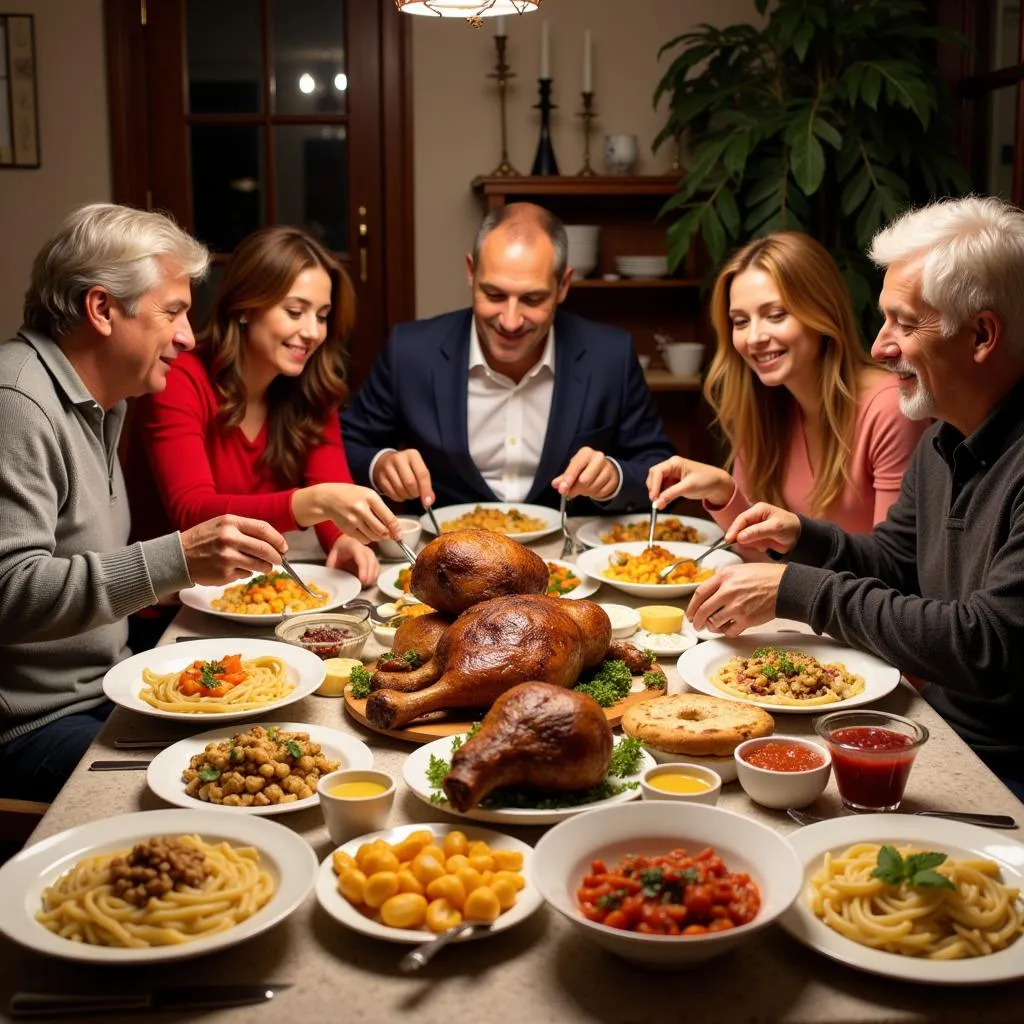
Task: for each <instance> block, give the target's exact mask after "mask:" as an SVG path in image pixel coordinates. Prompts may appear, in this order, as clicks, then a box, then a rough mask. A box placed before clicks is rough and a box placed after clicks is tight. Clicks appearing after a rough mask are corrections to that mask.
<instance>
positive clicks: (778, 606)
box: [689, 196, 1024, 797]
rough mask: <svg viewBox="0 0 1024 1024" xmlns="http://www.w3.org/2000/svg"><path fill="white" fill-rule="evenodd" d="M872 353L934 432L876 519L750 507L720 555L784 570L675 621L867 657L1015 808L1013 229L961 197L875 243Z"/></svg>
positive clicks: (1020, 643) (1018, 451)
mask: <svg viewBox="0 0 1024 1024" xmlns="http://www.w3.org/2000/svg"><path fill="white" fill-rule="evenodd" d="M871 257H872V259H873V260H874V261H875V262H876V263H877V264H878V265H879V266H881V267H884V268H886V271H885V282H884V285H883V287H882V294H881V299H880V303H879V305H880V307H881V310H882V313H883V314H884V316H885V323H884V324H883V326H882V329H881V331H880V332H879V334H878V337H877V339H876V340H875V343H874V346H873V348H872V354H873V355H874V356H875V358H876V359H878V360H880V361H881V362H882V363H883V364H884V365H885V366H886V367H887V368H888V369H890V370H891V371H892V372H893V373H895V374H896V375H897V376H898V378H899V381H900V395H901V406H902V408H903V411H904V413H905V414H906V415H907V416H909V417H911V418H914V419H924V418H927V417H935V418H936V419H937V420H938V421H939V422H938V423H936V424H935V425H934V426H932V427H931V428H930V429H929V431H928V432H927V433H926V434H925V435H924V437H923V439H922V441H921V443H920V444H919V445H918V448H917V451H916V452H915V454H914V457H913V460H912V462H911V464H910V466H909V468H908V469H907V472H906V474H905V476H904V479H903V487H902V491H901V493H900V497H899V499H898V500H897V502H896V503H895V504H894V505H893V506H892V507H891V508H890V510H889V516H888V519H887V520H886V521H885V522H883V523H880V524H879V525H878V526H876V527H875V529H874V531H873V532H872V533H871V534H868V535H866V536H852V535H850V534H846V533H844V532H843V531H842V530H840V529H838V528H837V527H835V526H833V525H831V524H829V523H823V522H817V521H813V520H809V519H805V518H803V517H800V516H796V515H793V514H792V513H791V512H787V511H785V510H783V509H780V508H776V507H774V506H771V505H767V504H760V505H755V506H753V507H752V508H750V509H748V510H747V511H746V512H744V513H743V514H742V515H740V516H738V517H737V519H736V521H735V522H734V523H733V524H732V525H731V526H730V528H729V531H728V536H729V538H730V539H731V540H732V539H735V540H738V541H739V542H741V543H743V544H746V545H751V546H754V547H757V548H760V549H761V550H765V551H769V552H775V553H777V554H780V555H784V556H786V558H787V560H788V564H787V565H777V564H764V565H757V566H755V565H747V566H736V567H733V568H731V569H727V570H725V571H722V572H719V573H718V574H717V576H716V577H715V578H713V579H712V580H709V581H708V582H706V583H704V584H703V585H702V586H701V587H700V588H699V589H698V590H697V592H696V593H695V594H694V597H693V600H692V602H691V604H690V609H689V612H690V617H691V620H692V622H693V624H694V626H696V627H697V628H698V629H700V628H703V627H705V626H710V628H712V629H715V630H717V631H719V632H722V633H725V634H726V635H729V636H734V635H736V634H737V633H739V632H741V631H742V630H743V629H745V628H747V627H748V626H753V625H757V624H758V623H761V622H764V621H766V620H767V619H769V618H771V617H773V616H775V615H781V616H786V617H790V618H795V619H799V620H801V621H804V622H807V623H809V624H810V625H811V626H813V627H814V629H815V630H816V631H818V632H820V633H825V632H828V633H830V634H832V635H833V636H836V637H838V638H840V639H841V640H843V641H845V642H846V643H848V644H850V645H851V646H854V647H858V648H860V649H862V650H866V651H871V652H873V653H874V654H877V655H878V656H879V657H881V658H884V659H885V660H886V661H888V662H890V663H892V664H894V665H897V666H898V667H899V668H900V669H901V670H902V671H903V672H905V673H907V674H908V675H910V676H912V677H916V678H917V679H920V680H924V681H925V682H924V683H923V686H922V692H923V694H924V696H925V698H926V699H927V700H928V701H929V703H931V704H932V705H933V706H934V707H935V708H936V710H938V711H939V712H940V713H941V714H942V715H943V716H944V717H945V718H946V719H947V720H948V721H949V723H950V724H951V725H952V726H953V728H954V729H955V730H956V731H957V732H958V733H959V734H960V736H961V737H962V738H963V739H964V740H965V741H966V742H967V743H968V744H969V745H970V746H971V747H972V748H973V749H974V751H975V752H976V753H977V754H978V756H979V757H981V759H982V760H983V761H985V762H986V764H988V765H989V767H990V768H992V770H993V771H995V772H996V774H997V775H999V776H1001V777H1002V779H1003V780H1004V782H1006V783H1007V785H1008V786H1009V787H1010V788H1011V789H1012V790H1013V791H1014V792H1015V793H1016V794H1017V796H1018V797H1022V796H1024V685H1022V683H1024V678H1022V671H1024V669H1022V666H1024V212H1021V211H1020V210H1018V209H1017V208H1016V207H1013V206H1010V205H1008V204H1006V203H1004V202H1002V201H1000V200H998V199H993V198H979V197H974V196H972V197H967V198H964V199H955V200H947V201H943V202H938V203H933V204H932V205H930V206H926V207H923V208H921V209H918V210H913V211H911V212H909V213H906V214H904V215H903V216H902V217H901V218H900V219H899V220H897V221H896V222H895V223H893V224H892V225H890V226H889V227H887V228H886V229H885V230H883V231H882V232H880V233H879V234H878V236H877V237H876V238H875V240H874V243H873V245H872V248H871Z"/></svg>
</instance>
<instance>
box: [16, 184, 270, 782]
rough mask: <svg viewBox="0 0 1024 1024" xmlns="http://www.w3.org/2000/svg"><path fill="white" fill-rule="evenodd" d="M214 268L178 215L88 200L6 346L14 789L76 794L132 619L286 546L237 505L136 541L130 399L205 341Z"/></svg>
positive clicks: (39, 271) (64, 229) (69, 224)
mask: <svg viewBox="0 0 1024 1024" xmlns="http://www.w3.org/2000/svg"><path fill="white" fill-rule="evenodd" d="M208 263H209V254H208V253H207V251H206V249H205V248H204V247H203V246H202V245H200V244H199V243H198V242H196V241H195V240H194V239H193V238H191V237H190V236H189V235H187V234H186V233H185V232H184V231H182V230H181V229H180V228H178V227H177V226H176V225H175V224H174V223H173V222H172V221H171V220H169V219H168V218H167V217H164V216H162V215H161V214H157V213H145V212H141V211H138V210H132V209H128V208H127V207H121V206H114V205H111V204H95V205H90V206H86V207H83V208H82V209H80V210H77V211H76V212H75V213H73V214H71V216H69V217H68V218H67V220H66V221H65V222H64V224H63V225H62V226H61V228H60V229H59V231H58V232H57V234H56V235H55V236H54V237H53V238H52V239H51V240H50V241H49V242H48V243H47V244H46V245H45V246H44V247H43V249H42V250H41V251H40V253H39V254H38V256H37V257H36V260H35V263H34V265H33V269H32V281H31V285H30V286H29V290H28V293H27V295H26V297H25V310H24V318H25V325H24V326H23V327H22V329H21V330H20V331H19V332H18V334H17V335H16V336H15V337H14V338H12V339H11V340H10V341H8V342H6V343H5V344H3V345H0V524H2V528H0V658H2V661H3V666H4V671H3V674H2V676H0V795H3V796H14V797H22V798H25V799H33V800H49V799H51V798H52V797H53V796H54V795H55V794H56V792H57V791H58V790H59V788H60V786H61V785H62V784H63V782H64V780H65V779H66V778H67V776H68V774H70V772H71V770H72V769H73V768H74V766H75V765H76V764H77V762H78V760H79V759H80V758H81V756H82V754H83V753H84V751H85V749H86V747H87V746H88V745H89V743H90V741H91V740H92V738H93V736H95V734H96V732H97V731H98V730H99V728H100V726H101V725H102V722H103V720H104V718H105V717H106V715H107V713H108V712H109V710H110V705H109V703H107V702H106V701H105V699H104V696H103V688H102V681H103V676H104V674H105V673H106V671H107V670H108V669H109V668H110V667H111V666H112V665H114V664H116V663H117V662H118V661H120V660H121V659H122V658H124V657H126V656H127V655H128V654H129V653H130V652H129V651H128V650H127V648H126V647H125V640H126V638H127V633H128V627H127V622H126V617H127V616H128V615H129V614H131V613H132V612H135V611H138V610H139V609H140V608H144V607H146V606H147V605H150V604H152V603H153V602H154V601H156V600H158V599H159V598H160V597H162V596H165V595H168V594H171V593H173V592H175V591H177V590H181V589H182V588H184V587H189V586H192V584H194V583H206V584H216V583H226V582H228V581H230V580H234V579H238V578H240V577H244V576H246V575H248V574H249V573H250V572H251V571H253V570H259V571H267V570H269V569H270V568H272V566H273V565H274V564H275V563H277V562H278V561H279V559H280V554H281V553H282V552H283V551H284V550H285V548H286V545H285V542H284V539H283V538H282V537H281V535H280V534H279V533H278V532H277V531H276V530H274V529H273V528H271V527H270V526H268V525H267V524H266V523H262V522H259V521H257V520H251V519H242V518H240V517H237V516H223V517H221V518H219V519H216V520H212V521H210V522H206V523H202V524H200V525H199V526H196V527H194V528H193V529H191V530H186V531H185V532H184V533H174V534H169V535H167V536H163V537H158V538H156V539H154V540H150V541H145V542H143V543H140V544H131V545H130V544H128V527H129V519H128V499H127V497H126V495H125V486H124V479H123V477H122V475H121V468H120V465H119V463H118V459H117V443H118V438H119V437H120V433H121V426H122V424H123V422H124V415H125V399H127V398H129V397H131V396H133V395H139V394H143V393H144V392H147V391H152V392H155V391H161V390H163V388H164V386H165V383H166V380H167V374H168V372H169V370H170V367H171V363H172V362H173V361H174V359H175V358H176V356H177V355H178V353H179V352H182V351H186V350H188V349H191V348H192V347H193V346H194V345H195V339H194V338H193V336H192V330H191V328H190V326H189V322H188V319H187V317H186V314H187V312H188V309H189V305H190V303H191V282H192V281H193V280H195V279H198V278H201V277H202V276H203V275H204V274H205V273H206V269H207V265H208Z"/></svg>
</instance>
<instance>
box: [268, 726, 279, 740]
mask: <svg viewBox="0 0 1024 1024" xmlns="http://www.w3.org/2000/svg"><path fill="white" fill-rule="evenodd" d="M280 733H281V730H280V729H279V728H278V727H277V726H276V725H272V726H271V727H270V728H269V729H268V730H267V739H270V740H276V739H277V737H278V736H279V735H280Z"/></svg>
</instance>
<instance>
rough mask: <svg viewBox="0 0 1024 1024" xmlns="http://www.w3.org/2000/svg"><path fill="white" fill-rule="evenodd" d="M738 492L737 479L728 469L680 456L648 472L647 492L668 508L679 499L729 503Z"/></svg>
mask: <svg viewBox="0 0 1024 1024" xmlns="http://www.w3.org/2000/svg"><path fill="white" fill-rule="evenodd" d="M735 491H736V482H735V481H734V480H733V478H732V477H731V476H730V475H729V474H728V473H727V472H726V471H725V470H724V469H719V468H718V467H717V466H708V465H706V464H705V463H703V462H693V461H692V460H690V459H684V458H681V457H680V456H678V455H673V456H672V458H671V459H666V460H665V461H664V462H659V463H658V464H657V465H656V466H651V468H650V469H649V470H648V471H647V493H648V495H649V496H650V499H651V501H652V502H653V503H655V504H657V506H658V508H665V506H666V505H668V504H669V503H670V502H673V501H675V500H676V498H691V499H692V500H694V501H708V502H710V503H711V504H712V505H718V506H722V505H728V504H729V502H730V501H731V500H732V496H733V494H734V493H735Z"/></svg>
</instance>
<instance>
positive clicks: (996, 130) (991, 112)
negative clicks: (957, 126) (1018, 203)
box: [984, 85, 1017, 202]
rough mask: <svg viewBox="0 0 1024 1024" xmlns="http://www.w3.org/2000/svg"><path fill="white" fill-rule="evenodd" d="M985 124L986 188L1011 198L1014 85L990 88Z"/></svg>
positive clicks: (993, 193) (1015, 96) (1014, 107)
mask: <svg viewBox="0 0 1024 1024" xmlns="http://www.w3.org/2000/svg"><path fill="white" fill-rule="evenodd" d="M984 103H985V113H986V117H987V121H988V123H987V125H986V128H987V130H986V132H985V139H986V140H987V147H988V148H987V150H986V153H985V191H986V192H988V193H989V194H990V195H993V196H1000V197H1001V198H1003V199H1005V200H1006V201H1007V202H1012V201H1013V132H1014V126H1015V122H1016V114H1017V87H1016V85H1007V86H1004V87H1003V88H1001V89H993V90H992V92H990V93H989V94H988V96H986V97H985V99H984Z"/></svg>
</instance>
